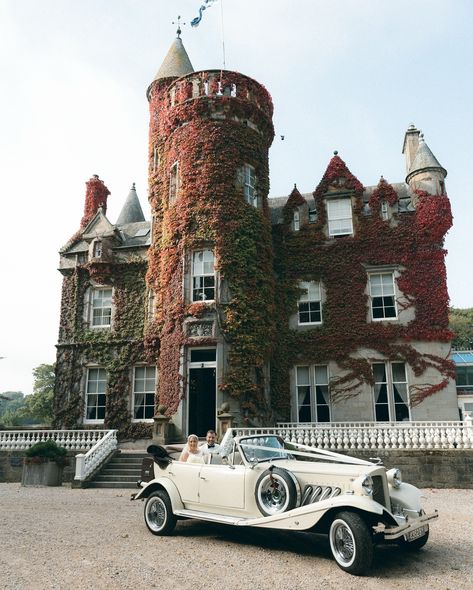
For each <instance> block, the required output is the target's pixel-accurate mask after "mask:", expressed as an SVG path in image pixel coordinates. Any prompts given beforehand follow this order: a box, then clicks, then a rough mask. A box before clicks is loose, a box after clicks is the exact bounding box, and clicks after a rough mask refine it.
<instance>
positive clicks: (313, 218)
mask: <svg viewBox="0 0 473 590" xmlns="http://www.w3.org/2000/svg"><path fill="white" fill-rule="evenodd" d="M316 221H317V210H316V209H309V223H315V222H316Z"/></svg>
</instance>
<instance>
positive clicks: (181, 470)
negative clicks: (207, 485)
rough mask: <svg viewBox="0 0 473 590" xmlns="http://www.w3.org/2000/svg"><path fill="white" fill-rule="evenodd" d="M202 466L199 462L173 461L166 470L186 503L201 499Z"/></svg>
mask: <svg viewBox="0 0 473 590" xmlns="http://www.w3.org/2000/svg"><path fill="white" fill-rule="evenodd" d="M201 468H202V465H201V464H199V463H183V462H181V461H173V462H172V463H171V465H169V467H168V468H167V470H166V473H167V474H168V475H169V479H170V480H171V481H172V482H173V483H174V484H175V485H176V487H177V489H178V490H179V494H180V496H181V499H182V501H183V502H184V504H185V503H186V502H193V503H195V502H198V501H199V472H200V470H201Z"/></svg>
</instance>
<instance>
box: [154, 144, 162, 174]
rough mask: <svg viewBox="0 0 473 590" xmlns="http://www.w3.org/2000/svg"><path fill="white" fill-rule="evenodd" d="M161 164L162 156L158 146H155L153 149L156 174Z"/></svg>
mask: <svg viewBox="0 0 473 590" xmlns="http://www.w3.org/2000/svg"><path fill="white" fill-rule="evenodd" d="M160 164H161V158H160V154H159V151H158V146H156V145H155V146H154V147H153V172H156V170H157V169H158V168H159V165H160Z"/></svg>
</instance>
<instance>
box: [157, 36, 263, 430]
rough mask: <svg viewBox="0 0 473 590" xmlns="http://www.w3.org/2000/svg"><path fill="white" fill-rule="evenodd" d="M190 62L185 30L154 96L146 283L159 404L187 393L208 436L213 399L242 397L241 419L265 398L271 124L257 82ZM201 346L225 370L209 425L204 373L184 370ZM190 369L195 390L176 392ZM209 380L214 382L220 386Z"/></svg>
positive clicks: (172, 407)
mask: <svg viewBox="0 0 473 590" xmlns="http://www.w3.org/2000/svg"><path fill="white" fill-rule="evenodd" d="M191 68H192V66H191V65H190V60H189V59H188V57H187V53H186V52H185V49H184V47H183V45H182V41H181V39H180V38H178V39H176V41H175V42H174V44H173V46H172V47H171V49H170V51H169V53H168V55H167V56H166V58H165V60H164V63H163V65H162V66H161V68H160V69H159V71H158V74H157V76H156V78H155V79H154V80H153V82H152V83H151V85H150V87H149V88H148V93H147V95H148V99H149V103H150V134H149V141H150V143H149V200H150V204H151V209H152V215H153V236H152V247H151V249H150V253H149V259H150V267H149V271H148V281H149V285H150V287H151V288H152V289H154V291H155V292H156V310H157V311H156V321H155V324H154V330H155V332H154V334H151V335H150V337H149V339H148V340H149V342H152V343H155V344H154V345H155V347H156V354H157V350H158V344H157V343H158V342H159V363H158V366H159V371H160V374H161V375H166V378H165V379H160V385H159V387H160V391H159V402H160V403H161V404H164V405H166V406H167V408H168V413H169V414H174V413H175V412H176V411H177V410H178V406H179V402H180V400H181V399H182V398H183V397H184V398H185V399H186V402H185V403H186V404H187V409H188V415H189V423H188V425H186V424H185V420H184V419H183V420H182V426H181V428H182V430H183V431H184V430H187V431H190V432H195V431H199V429H200V430H201V431H202V430H203V432H204V433H205V429H206V428H209V427H212V426H214V425H215V424H216V406H215V404H216V403H217V407H218V405H220V404H221V403H222V402H224V401H227V398H232V400H234V401H235V400H238V403H236V402H235V407H234V408H232V410H233V411H235V412H236V413H237V414H243V417H246V416H247V414H248V413H252V414H257V413H258V412H262V411H263V410H262V407H263V406H264V405H265V387H266V383H265V378H264V373H265V368H266V365H265V363H266V360H267V357H268V351H269V348H270V341H271V338H270V334H271V331H272V322H273V319H272V317H271V313H270V312H271V306H272V302H273V296H274V292H273V283H272V281H273V279H272V270H271V264H272V243H271V232H270V223H269V215H268V205H267V196H268V191H269V173H268V150H269V146H270V145H271V142H272V140H273V136H274V130H273V124H272V113H273V106H272V101H271V97H270V95H269V93H268V92H267V91H266V89H265V88H264V87H263V86H262V85H261V84H259V83H258V82H256V81H255V80H253V79H251V78H249V77H247V76H245V75H243V74H240V73H238V72H230V71H224V70H223V71H222V70H206V71H200V72H194V71H193V70H192V69H191ZM188 70H190V71H188ZM183 72H184V75H183ZM179 75H180V77H178V76H179ZM256 292H258V293H259V299H258V301H256V300H255V293H256ZM242 322H245V326H246V328H245V331H244V332H243V329H242V327H241V326H242ZM250 326H252V327H253V329H251V328H250ZM249 334H250V336H248V335H249ZM203 338H204V339H203ZM202 343H203V344H205V345H206V346H208V347H209V350H210V352H209V353H208V354H209V355H210V356H211V357H212V359H213V360H209V359H210V356H209V358H206V361H205V362H206V363H214V364H210V365H208V364H207V365H206V366H209V367H216V369H217V373H216V375H217V377H216V379H217V391H216V397H215V396H214V397H213V400H210V401H208V406H207V407H208V408H210V409H208V410H206V412H207V414H208V415H207V417H206V418H205V419H202V420H203V421H205V420H206V421H207V422H206V426H205V429H204V428H203V426H202V428H201V427H200V426H199V425H198V424H197V423H195V422H193V419H194V410H192V408H193V403H194V402H193V400H192V396H193V395H195V396H197V398H198V396H199V395H200V396H201V397H200V398H199V400H200V401H199V403H204V402H202V399H203V398H204V397H205V396H206V395H209V394H207V393H206V392H205V391H203V390H202V391H201V393H200V394H198V393H195V392H196V391H197V390H199V387H201V385H199V383H201V382H200V381H199V380H198V378H197V377H196V378H195V379H194V378H193V374H191V372H189V371H191V369H189V368H187V369H186V362H188V363H189V364H188V367H192V363H193V362H195V360H196V359H197V357H198V356H199V354H197V353H196V354H197V356H196V355H195V354H194V353H193V347H194V346H202ZM212 350H213V352H212ZM183 358H184V366H183V364H182V359H183ZM202 366H203V365H202ZM183 371H184V372H186V374H185V375H184V380H185V379H186V378H187V380H188V382H189V383H190V385H189V390H188V391H182V390H181V389H180V388H181V387H182V385H181V383H182V377H183V375H182V372H183ZM214 371H215V369H214ZM214 374H215V372H214ZM196 379H197V380H196ZM199 379H200V377H199ZM184 382H185V381H184ZM193 384H194V385H193ZM202 387H203V388H204V389H206V390H209V389H210V390H212V388H213V389H214V390H215V384H214V385H212V384H209V383H207V384H206V385H205V387H204V386H202ZM212 395H214V394H212ZM197 398H196V399H197ZM205 403H207V402H205ZM191 410H192V411H191ZM195 411H198V412H200V411H201V410H195ZM202 411H203V410H202ZM184 415H185V414H182V417H183V416H184ZM175 420H176V419H174V421H175ZM202 424H203V422H202ZM197 434H200V433H199V432H197Z"/></svg>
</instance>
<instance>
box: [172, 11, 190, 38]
mask: <svg viewBox="0 0 473 590" xmlns="http://www.w3.org/2000/svg"><path fill="white" fill-rule="evenodd" d="M172 24H173V25H177V31H176V33H177V38H178V39H180V38H181V33H182V31H181V25H186V24H187V23H181V17H180V15H178V17H177V21H175V20H173V21H172Z"/></svg>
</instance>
